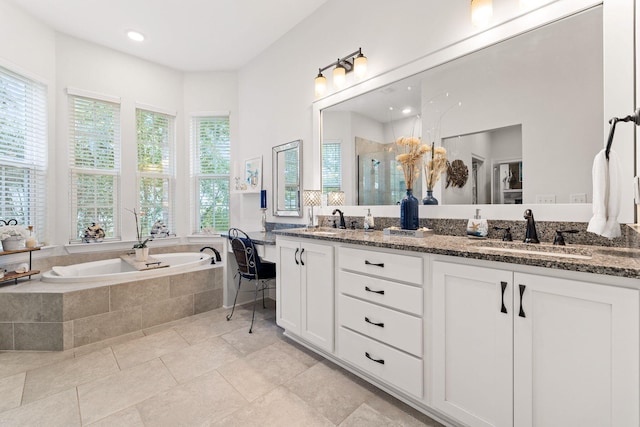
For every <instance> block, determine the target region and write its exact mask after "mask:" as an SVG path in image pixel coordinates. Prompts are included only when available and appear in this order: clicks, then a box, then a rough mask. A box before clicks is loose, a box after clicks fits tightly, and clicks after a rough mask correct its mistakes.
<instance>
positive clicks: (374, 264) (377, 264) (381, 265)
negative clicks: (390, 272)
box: [364, 260, 384, 267]
mask: <svg viewBox="0 0 640 427" xmlns="http://www.w3.org/2000/svg"><path fill="white" fill-rule="evenodd" d="M364 263H365V264H366V265H373V266H374V267H384V262H378V263H375V262H369V261H367V260H364Z"/></svg>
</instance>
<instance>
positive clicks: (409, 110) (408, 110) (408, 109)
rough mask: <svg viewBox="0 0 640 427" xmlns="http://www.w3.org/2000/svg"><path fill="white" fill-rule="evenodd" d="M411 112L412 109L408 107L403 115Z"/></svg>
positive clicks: (403, 111)
mask: <svg viewBox="0 0 640 427" xmlns="http://www.w3.org/2000/svg"><path fill="white" fill-rule="evenodd" d="M410 112H411V107H407V108H405V109H404V110H402V114H409V113H410Z"/></svg>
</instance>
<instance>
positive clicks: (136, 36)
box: [127, 30, 144, 42]
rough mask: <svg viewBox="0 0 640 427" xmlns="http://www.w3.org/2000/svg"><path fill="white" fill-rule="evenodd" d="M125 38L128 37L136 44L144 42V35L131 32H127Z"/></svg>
mask: <svg viewBox="0 0 640 427" xmlns="http://www.w3.org/2000/svg"><path fill="white" fill-rule="evenodd" d="M127 37H129V38H130V39H131V40H133V41H136V42H141V41H144V35H142V33H139V32H137V31H133V30H130V31H127Z"/></svg>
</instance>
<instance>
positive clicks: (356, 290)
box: [338, 270, 423, 316]
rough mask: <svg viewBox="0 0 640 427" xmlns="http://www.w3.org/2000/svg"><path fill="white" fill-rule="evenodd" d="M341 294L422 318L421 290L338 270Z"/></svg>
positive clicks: (416, 287)
mask: <svg viewBox="0 0 640 427" xmlns="http://www.w3.org/2000/svg"><path fill="white" fill-rule="evenodd" d="M338 287H339V290H340V292H341V293H343V294H345V295H350V296H353V297H357V298H360V299H363V300H366V301H371V302H375V303H377V304H381V305H384V306H387V307H391V308H395V309H398V310H402V311H406V312H408V313H411V314H415V315H416V316H422V313H423V309H422V288H421V287H418V286H410V285H403V284H401V283H397V282H391V281H389V280H385V279H378V278H376V277H370V276H364V275H362V274H356V273H351V272H348V271H344V270H340V272H339V275H338Z"/></svg>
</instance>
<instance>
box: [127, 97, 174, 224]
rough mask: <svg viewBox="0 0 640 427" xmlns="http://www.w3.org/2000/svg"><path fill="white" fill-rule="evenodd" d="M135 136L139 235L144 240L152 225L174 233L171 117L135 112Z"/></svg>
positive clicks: (141, 110)
mask: <svg viewBox="0 0 640 427" xmlns="http://www.w3.org/2000/svg"><path fill="white" fill-rule="evenodd" d="M136 132H137V139H138V142H137V151H138V193H139V194H138V203H139V208H140V212H141V213H142V215H141V216H140V218H139V221H140V225H141V226H142V234H143V235H144V236H148V235H149V233H150V232H151V229H152V227H153V224H154V223H155V222H156V221H160V222H161V223H163V224H164V225H166V226H167V227H168V228H169V230H170V231H174V230H175V227H174V225H175V223H174V218H173V216H174V215H173V212H174V209H173V199H174V194H173V193H174V190H173V188H174V181H175V172H174V170H175V166H174V164H175V159H174V151H175V150H174V140H175V117H174V116H170V115H168V114H163V113H158V112H155V111H149V110H145V109H141V108H138V109H136Z"/></svg>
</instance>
